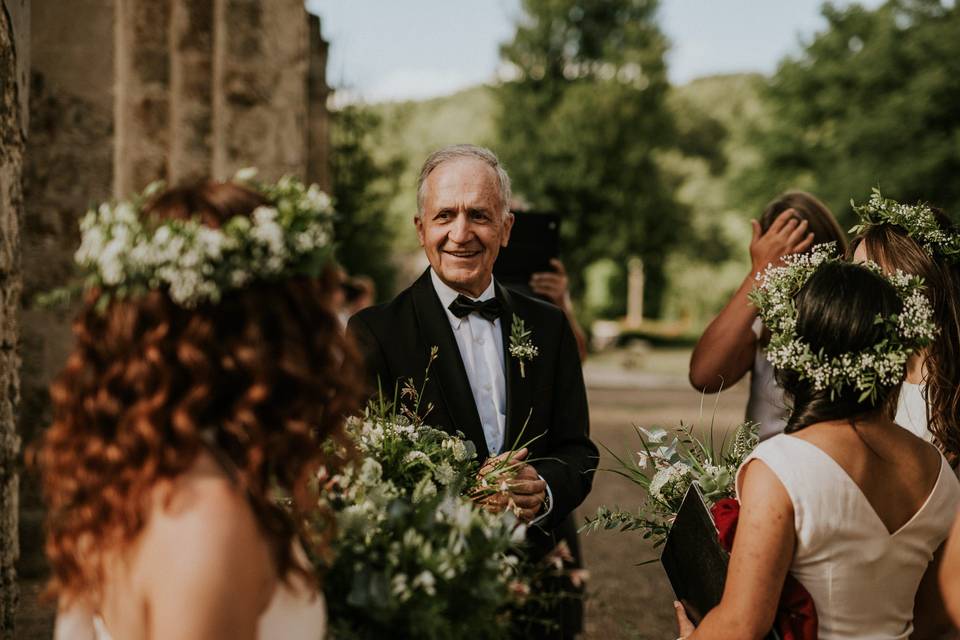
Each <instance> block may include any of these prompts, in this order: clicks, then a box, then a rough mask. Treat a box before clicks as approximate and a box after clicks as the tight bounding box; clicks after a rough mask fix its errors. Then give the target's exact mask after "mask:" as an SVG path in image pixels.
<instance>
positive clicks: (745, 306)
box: [690, 209, 813, 393]
mask: <svg viewBox="0 0 960 640" xmlns="http://www.w3.org/2000/svg"><path fill="white" fill-rule="evenodd" d="M750 222H751V224H752V226H753V238H752V239H751V241H750V261H751V263H752V264H751V268H750V273H749V274H748V275H747V277H746V278H744V280H743V282H742V283H741V284H740V288H738V289H737V291H736V293H735V294H733V298H731V299H730V301H729V302H728V303H727V305H726V306H725V307H724V308H723V310H722V311H721V312H720V314H719V315H718V316H717V317H716V318H714V319H713V321H712V322H711V323H710V324H709V325H708V326H707V328H706V330H705V331H704V332H703V335H702V336H700V340H698V341H697V346H696V347H694V349H693V355H692V356H691V357H690V384H692V385H693V387H694V388H695V389H697V390H698V391H702V392H704V393H716V392H717V391H720V390H721V389H726V388H729V387H731V386H732V385H734V384H735V383H736V382H738V381H739V380H740V378H742V377H743V376H744V374H746V373H747V371H749V370H750V368H751V367H752V366H753V357H754V353H755V352H756V349H757V340H758V339H757V336H756V334H754V332H753V322H754V320H756V317H757V310H756V309H754V307H753V305H751V304H750V301H749V300H748V299H747V295H748V294H749V293H750V291H751V290H752V289H753V285H754V282H755V281H756V275H757V274H758V273H760V272H762V271H763V270H764V269H765V268H766V267H767V265H769V264H771V263H773V264H776V263H779V262H780V260H781V258H782V257H783V256H785V255H787V254H791V253H799V252H801V251H806V250H807V249H809V248H810V245H812V244H813V234H812V233H807V221H806V220H798V218H797V217H796V214H795V212H794V211H793V209H787V210H786V211H784V212H783V213H781V214H780V215H779V216H777V219H776V220H774V221H773V224H772V225H770V228H769V229H768V230H767V232H766V233H761V231H760V223H759V222H757V221H756V220H751V221H750Z"/></svg>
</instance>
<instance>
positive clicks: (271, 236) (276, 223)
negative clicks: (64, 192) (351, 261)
mask: <svg viewBox="0 0 960 640" xmlns="http://www.w3.org/2000/svg"><path fill="white" fill-rule="evenodd" d="M255 173H256V171H255V170H254V169H244V170H242V171H240V172H238V173H237V175H236V176H235V177H234V181H235V182H237V183H240V184H243V185H244V186H247V187H250V188H252V189H254V190H255V191H257V192H259V193H260V194H262V195H263V196H264V198H265V199H266V200H267V202H268V203H269V204H268V205H264V206H260V207H257V209H256V210H254V212H253V215H252V218H251V217H247V216H235V217H233V218H231V219H230V220H228V221H226V223H224V224H223V226H222V227H221V228H219V229H214V228H211V227H208V226H206V225H204V224H201V223H200V221H199V220H196V219H190V220H173V219H163V220H161V219H151V218H149V217H145V216H143V215H142V210H143V206H144V204H145V203H146V202H147V201H148V200H149V199H150V198H152V197H153V196H155V195H156V194H157V193H158V192H159V191H160V190H161V189H162V187H163V184H162V183H159V182H155V183H153V184H151V185H150V186H149V187H147V188H146V190H144V192H143V193H141V194H137V195H135V196H133V197H132V198H131V199H130V200H127V201H122V202H117V203H114V204H109V203H104V204H102V205H100V206H99V207H97V208H95V209H91V210H90V211H88V212H87V214H86V215H85V216H84V217H83V219H82V220H81V222H80V231H81V242H80V248H79V249H77V252H76V254H75V255H74V260H75V262H76V263H77V265H78V266H79V268H80V271H81V273H82V276H83V284H82V287H81V288H83V289H96V290H98V291H99V292H100V296H99V299H98V301H97V306H98V308H101V309H103V308H106V306H107V305H108V304H109V303H110V301H111V300H113V299H117V298H127V297H131V296H136V295H139V294H143V293H145V292H147V291H149V290H157V289H162V288H166V290H167V291H168V293H169V295H170V298H171V299H172V300H173V301H174V302H175V303H176V304H178V305H180V306H183V307H186V308H192V307H195V306H197V305H198V304H201V303H204V302H212V303H216V302H218V301H219V300H220V298H221V296H222V295H223V292H224V291H228V290H232V289H239V288H242V287H243V286H245V285H246V284H248V283H250V282H252V281H255V280H277V279H281V278H288V277H291V276H297V275H300V276H308V277H316V276H318V275H320V273H321V271H322V270H323V268H324V266H326V264H327V263H328V261H329V259H330V257H331V255H332V252H333V218H334V212H333V208H332V207H331V203H330V198H329V197H328V196H327V195H326V194H325V193H323V192H322V191H321V190H320V188H319V187H318V186H317V185H311V186H310V187H309V188H307V187H305V186H304V185H303V183H301V182H300V181H299V180H297V179H295V178H292V177H290V176H285V177H283V178H281V179H280V180H279V181H278V182H277V183H276V184H263V183H254V182H252V178H253V176H254V175H255ZM70 294H71V291H69V290H65V289H61V290H58V291H55V292H52V293H51V294H47V295H46V296H44V299H42V300H41V303H50V302H57V301H59V300H61V299H63V298H64V297H67V298H69V297H70Z"/></svg>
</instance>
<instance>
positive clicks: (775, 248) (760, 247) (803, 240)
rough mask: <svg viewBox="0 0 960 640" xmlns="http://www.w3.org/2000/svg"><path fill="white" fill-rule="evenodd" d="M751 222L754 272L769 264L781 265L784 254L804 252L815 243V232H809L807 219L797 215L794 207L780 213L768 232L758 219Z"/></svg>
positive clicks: (751, 257)
mask: <svg viewBox="0 0 960 640" xmlns="http://www.w3.org/2000/svg"><path fill="white" fill-rule="evenodd" d="M750 224H751V225H752V226H753V239H752V240H750V260H751V261H752V262H753V271H754V273H757V272H760V271H763V270H764V269H766V268H767V265H769V264H774V265H779V264H781V259H782V258H783V256H786V255H789V254H791V253H802V252H804V251H806V250H807V249H809V248H810V247H811V246H812V245H813V234H812V233H808V232H807V227H808V223H807V221H806V220H801V219H800V218H799V217H797V212H796V211H794V210H793V209H787V210H786V211H784V212H783V213H781V214H780V215H778V216H777V219H776V220H774V221H773V224H771V225H770V228H769V229H767V232H766V233H761V231H760V223H759V222H757V221H756V220H751V221H750Z"/></svg>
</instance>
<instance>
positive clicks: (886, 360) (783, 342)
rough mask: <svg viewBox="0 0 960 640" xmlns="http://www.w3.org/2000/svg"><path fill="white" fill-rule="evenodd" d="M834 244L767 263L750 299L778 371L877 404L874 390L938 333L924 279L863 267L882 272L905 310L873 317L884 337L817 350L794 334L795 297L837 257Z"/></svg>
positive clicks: (895, 377) (898, 374)
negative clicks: (840, 350) (861, 345)
mask: <svg viewBox="0 0 960 640" xmlns="http://www.w3.org/2000/svg"><path fill="white" fill-rule="evenodd" d="M834 254H835V249H834V248H833V243H832V242H830V243H825V244H820V245H817V246H815V247H813V249H811V250H810V251H809V252H807V253H801V254H795V255H790V256H785V257H784V259H783V261H784V263H785V264H784V265H783V266H773V265H771V266H769V267H767V268H766V270H765V271H764V272H763V273H760V274H757V281H758V283H757V286H756V287H755V288H754V290H753V291H752V292H751V293H750V301H751V302H752V303H753V305H754V306H755V307H756V308H757V309H758V310H759V312H760V318H761V319H762V320H763V324H764V325H765V326H766V327H767V328H768V329H769V330H770V333H771V338H770V344H769V345H768V346H767V351H766V356H767V359H768V360H769V361H770V363H771V364H772V365H773V366H774V367H776V368H777V369H785V370H789V371H796V372H797V373H799V374H800V378H801V379H802V380H806V381H808V382H809V383H810V384H812V385H813V388H814V389H815V390H817V391H824V390H826V389H829V390H830V394H831V397H834V396H835V395H836V394H839V393H840V392H841V391H843V390H844V389H845V388H846V389H854V390H856V391H859V392H860V398H859V400H860V402H863V401H864V400H867V399H868V398H869V400H870V402H871V403H872V404H874V405H875V404H876V401H877V398H878V392H879V391H880V390H881V389H883V388H886V387H891V386H893V385H895V384H898V383H899V382H900V381H901V380H902V379H903V374H904V367H905V366H906V364H907V359H908V358H909V357H910V355H911V354H912V353H913V352H915V351H916V350H917V349H921V348H923V347H925V346H927V345H928V344H930V343H931V342H932V341H933V339H934V337H935V336H936V333H937V328H936V325H935V324H934V321H933V308H932V307H931V306H930V301H929V300H928V299H927V297H926V295H924V293H923V279H922V278H919V277H918V276H913V275H908V274H905V273H903V272H902V271H897V272H896V273H893V274H890V275H886V274H884V273H883V270H882V269H880V267H879V266H878V265H876V264H875V263H873V262H865V263H863V266H865V267H867V268H868V269H870V270H872V271H874V272H876V273H877V274H879V275H882V276H884V277H885V278H886V279H887V280H888V281H889V282H890V284H892V285H893V287H894V288H895V289H896V290H897V293H898V294H899V296H900V298H901V300H902V301H903V310H902V311H901V313H899V314H894V315H891V316H888V317H883V316H880V315H879V314H878V315H877V317H876V319H875V320H874V322H875V323H876V324H878V325H882V326H883V332H884V335H883V338H882V339H881V340H880V341H879V342H877V343H876V344H874V345H872V346H870V347H869V348H867V349H864V350H862V351H858V352H850V353H844V354H841V355H838V356H832V357H831V356H827V355H826V354H825V353H823V352H822V351H820V352H819V353H815V352H814V351H813V349H812V348H811V347H810V345H809V344H807V343H806V342H804V340H803V339H802V338H801V337H800V336H799V335H797V307H796V304H795V302H794V299H795V297H796V295H797V293H798V292H799V291H800V289H801V288H802V287H803V285H804V284H805V283H806V282H807V280H809V279H810V276H811V275H813V273H814V272H815V271H816V270H817V268H818V267H820V265H822V264H824V263H827V262H831V261H839V258H836V257H835V255H834Z"/></svg>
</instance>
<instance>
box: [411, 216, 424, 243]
mask: <svg viewBox="0 0 960 640" xmlns="http://www.w3.org/2000/svg"><path fill="white" fill-rule="evenodd" d="M413 226H415V227H416V228H417V240H419V241H420V246H421V247H423V246H425V245H424V242H423V216H422V215H420V214H417V215H415V216H413Z"/></svg>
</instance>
